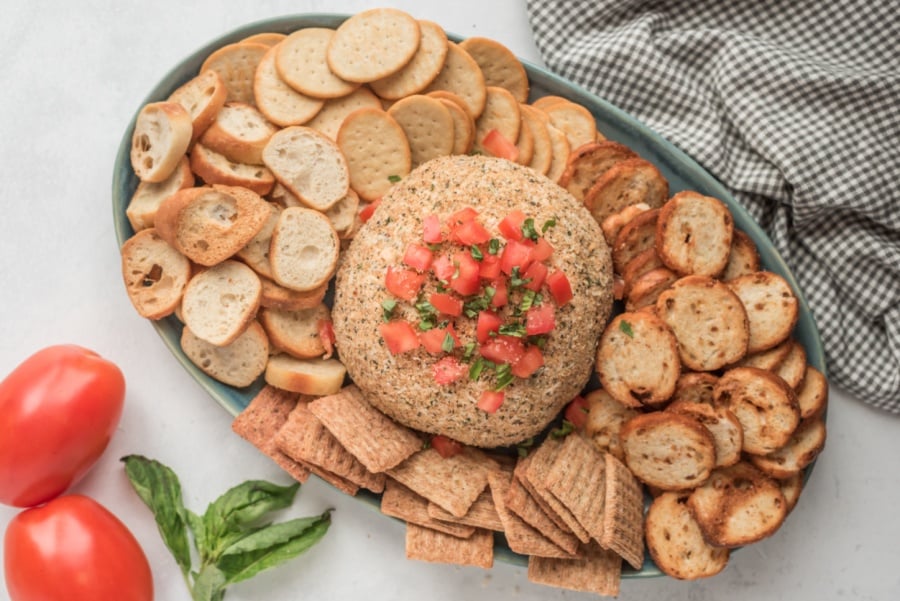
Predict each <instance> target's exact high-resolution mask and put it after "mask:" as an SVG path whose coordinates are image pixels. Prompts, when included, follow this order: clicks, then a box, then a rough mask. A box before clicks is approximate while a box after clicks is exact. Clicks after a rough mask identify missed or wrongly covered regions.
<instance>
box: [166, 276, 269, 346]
mask: <svg viewBox="0 0 900 601" xmlns="http://www.w3.org/2000/svg"><path fill="white" fill-rule="evenodd" d="M261 290H262V287H261V285H260V283H259V277H257V275H256V273H254V271H253V270H252V269H250V268H249V267H247V266H246V265H244V264H243V263H240V262H238V261H223V262H222V263H219V264H218V265H215V266H213V267H210V268H209V269H207V270H205V271H201V272H200V273H198V274H197V275H195V276H194V277H193V278H191V281H190V282H188V285H187V288H186V289H185V291H184V298H183V300H182V302H181V316H182V317H183V318H184V324H185V325H186V326H187V327H188V328H190V329H191V331H192V332H193V333H194V335H196V336H197V337H198V338H200V339H201V340H204V341H206V342H208V343H209V344H212V345H214V346H225V345H228V344H231V343H232V342H234V340H235V339H236V338H237V337H238V336H240V335H241V333H243V331H244V330H245V329H246V328H247V324H249V323H250V320H252V319H253V318H254V317H255V316H256V310H257V309H258V308H259V298H260V293H261Z"/></svg>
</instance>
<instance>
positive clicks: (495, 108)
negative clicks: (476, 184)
mask: <svg viewBox="0 0 900 601" xmlns="http://www.w3.org/2000/svg"><path fill="white" fill-rule="evenodd" d="M521 126H522V118H521V116H520V114H519V103H518V102H517V101H516V99H515V98H514V97H513V95H512V94H511V93H510V92H509V90H507V89H505V88H498V87H494V86H490V87H487V88H486V96H485V103H484V110H483V111H482V112H481V115H479V117H478V119H476V120H475V144H474V145H473V146H472V149H473V150H474V151H476V152H480V153H482V154H490V153H489V152H488V151H487V150H486V149H485V148H484V146H483V145H482V142H483V141H484V138H485V136H487V134H488V133H489V132H490V131H491V130H494V129H496V130H497V131H498V132H499V133H500V135H502V136H503V137H504V138H506V139H507V140H509V141H510V142H513V143H515V141H516V140H518V139H519V129H520V128H521Z"/></svg>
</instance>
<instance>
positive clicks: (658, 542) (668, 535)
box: [644, 492, 730, 580]
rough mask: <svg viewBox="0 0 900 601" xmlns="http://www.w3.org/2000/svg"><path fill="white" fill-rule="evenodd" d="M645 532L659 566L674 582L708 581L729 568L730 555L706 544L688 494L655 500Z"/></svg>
mask: <svg viewBox="0 0 900 601" xmlns="http://www.w3.org/2000/svg"><path fill="white" fill-rule="evenodd" d="M644 530H645V539H646V541H647V549H648V550H649V551H650V556H651V557H653V561H654V562H655V563H656V566H657V567H658V568H659V569H660V570H662V571H663V573H665V574H667V575H669V576H671V577H673V578H678V579H680V580H696V579H698V578H708V577H710V576H715V575H716V574H718V573H719V572H721V571H722V570H723V569H725V566H726V565H727V564H728V557H729V555H730V551H729V550H728V549H723V548H721V547H713V546H712V545H710V544H709V543H707V542H706V540H705V539H704V538H703V533H702V532H701V530H700V526H699V525H698V524H697V520H695V519H694V516H693V515H691V511H690V510H689V509H688V507H687V495H685V494H679V493H674V492H666V493H663V494H661V495H659V496H658V497H656V498H655V499H654V500H653V503H651V504H650V507H649V509H648V510H647V518H646V521H645V526H644Z"/></svg>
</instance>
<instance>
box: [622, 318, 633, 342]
mask: <svg viewBox="0 0 900 601" xmlns="http://www.w3.org/2000/svg"><path fill="white" fill-rule="evenodd" d="M619 329H620V330H622V332H624V333H625V335H626V336H628V337H629V338H634V329H633V328H632V327H631V324H630V323H628V322H627V321H625V320H624V319H623V320H622V321H620V322H619Z"/></svg>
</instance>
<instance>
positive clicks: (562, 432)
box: [550, 419, 575, 438]
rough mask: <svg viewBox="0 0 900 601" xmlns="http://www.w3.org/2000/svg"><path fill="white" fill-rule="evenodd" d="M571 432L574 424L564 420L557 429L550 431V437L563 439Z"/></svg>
mask: <svg viewBox="0 0 900 601" xmlns="http://www.w3.org/2000/svg"><path fill="white" fill-rule="evenodd" d="M573 430H575V424H573V423H572V422H570V421H569V420H567V419H564V420H563V423H562V425H561V426H560V427H559V428H554V429H553V430H551V431H550V436H552V437H553V438H564V437H566V436H568V435H569V434H570V433H571V432H572V431H573Z"/></svg>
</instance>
